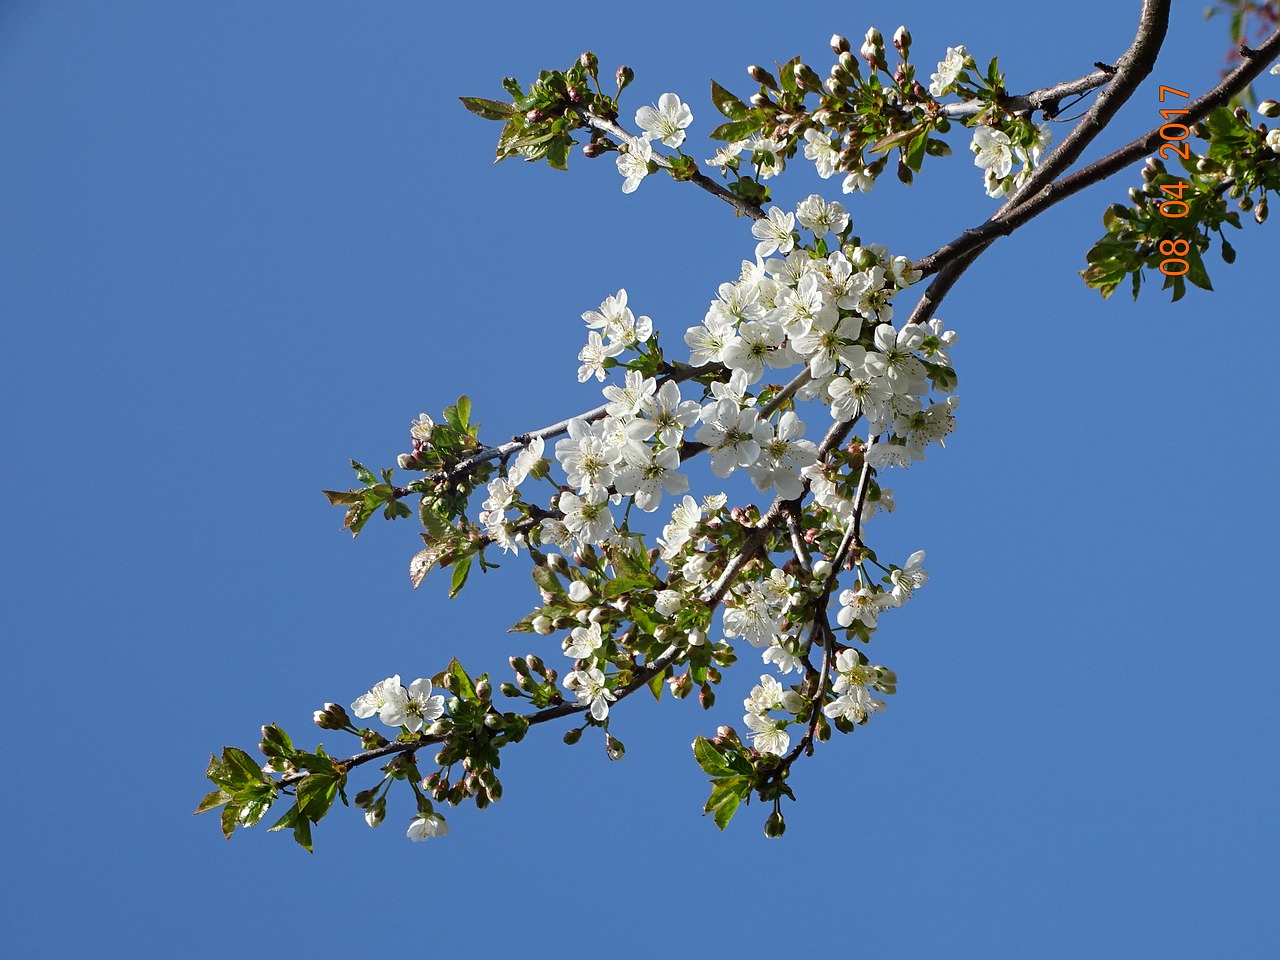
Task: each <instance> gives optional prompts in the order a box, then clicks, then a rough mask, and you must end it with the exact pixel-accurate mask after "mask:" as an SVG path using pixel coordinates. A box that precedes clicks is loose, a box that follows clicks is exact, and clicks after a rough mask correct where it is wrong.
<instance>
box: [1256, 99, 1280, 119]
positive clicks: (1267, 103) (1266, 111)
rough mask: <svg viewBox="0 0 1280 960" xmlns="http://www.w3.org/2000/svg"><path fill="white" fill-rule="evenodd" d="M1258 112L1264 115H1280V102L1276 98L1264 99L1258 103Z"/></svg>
mask: <svg viewBox="0 0 1280 960" xmlns="http://www.w3.org/2000/svg"><path fill="white" fill-rule="evenodd" d="M1258 112H1259V113H1260V114H1262V115H1263V116H1264V117H1280V103H1276V101H1274V100H1263V101H1262V102H1261V103H1260V104H1258Z"/></svg>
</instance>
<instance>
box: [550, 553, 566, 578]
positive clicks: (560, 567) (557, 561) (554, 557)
mask: <svg viewBox="0 0 1280 960" xmlns="http://www.w3.org/2000/svg"><path fill="white" fill-rule="evenodd" d="M547 566H548V567H550V568H551V569H552V570H554V571H555V572H556V573H566V572H568V570H569V561H568V560H566V559H565V558H564V557H563V556H561V555H560V554H558V553H552V554H549V555H548V556H547Z"/></svg>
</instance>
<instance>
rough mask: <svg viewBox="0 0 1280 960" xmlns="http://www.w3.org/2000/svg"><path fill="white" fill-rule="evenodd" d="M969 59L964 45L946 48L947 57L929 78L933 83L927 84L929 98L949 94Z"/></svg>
mask: <svg viewBox="0 0 1280 960" xmlns="http://www.w3.org/2000/svg"><path fill="white" fill-rule="evenodd" d="M969 59H970V58H969V54H968V53H967V52H965V49H964V44H961V45H960V46H958V47H947V56H946V58H945V59H944V60H943V61H942V62H941V63H939V64H938V72H937V73H935V74H933V75H932V76H931V77H930V78H929V79H930V80H932V81H933V82H932V83H930V84H929V96H931V97H940V96H942V95H943V94H944V93H950V92H951V91H952V89H953V88H954V87H955V85H956V81H957V80H958V79H959V78H960V73H961V72H962V71H963V70H964V68H965V65H966V64H967V63H968V62H969Z"/></svg>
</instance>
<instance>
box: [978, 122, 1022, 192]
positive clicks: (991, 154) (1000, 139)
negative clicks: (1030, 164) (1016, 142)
mask: <svg viewBox="0 0 1280 960" xmlns="http://www.w3.org/2000/svg"><path fill="white" fill-rule="evenodd" d="M969 149H970V150H972V151H973V152H974V154H975V156H974V158H973V163H974V165H975V166H978V167H982V169H983V170H984V171H985V172H986V173H987V174H990V175H991V176H992V177H995V178H996V179H1004V178H1005V177H1007V176H1008V175H1009V171H1010V170H1012V169H1013V148H1012V147H1011V146H1010V145H1009V135H1008V134H1007V133H1004V132H1003V131H1001V130H996V129H994V128H992V127H988V126H985V125H983V126H979V127H977V128H975V129H974V131H973V141H972V142H971V143H970V144H969Z"/></svg>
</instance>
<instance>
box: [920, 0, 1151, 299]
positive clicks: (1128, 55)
mask: <svg viewBox="0 0 1280 960" xmlns="http://www.w3.org/2000/svg"><path fill="white" fill-rule="evenodd" d="M1170 4H1171V0H1143V4H1142V13H1141V15H1140V16H1139V20H1138V32H1137V35H1136V36H1135V37H1134V39H1133V43H1131V44H1130V45H1129V49H1128V50H1127V51H1125V53H1124V55H1123V56H1122V57H1121V58H1120V59H1119V61H1118V62H1117V63H1116V68H1115V75H1114V76H1113V77H1112V78H1111V81H1110V82H1109V83H1108V84H1107V85H1106V86H1105V87H1104V88H1103V89H1102V92H1101V93H1099V94H1098V97H1097V99H1096V100H1094V102H1093V105H1092V106H1090V107H1089V109H1088V111H1087V112H1086V113H1085V115H1084V117H1083V118H1082V119H1081V120H1080V122H1079V123H1077V124H1076V125H1075V127H1074V128H1072V130H1071V132H1070V133H1069V134H1067V136H1066V137H1065V138H1064V139H1063V141H1062V143H1060V144H1059V145H1058V146H1057V148H1056V149H1054V150H1053V152H1051V153H1050V154H1049V156H1048V157H1046V158H1045V160H1044V162H1043V163H1041V164H1040V166H1039V167H1037V168H1036V169H1035V171H1034V172H1033V173H1032V174H1031V176H1030V178H1029V179H1028V180H1027V182H1026V183H1024V184H1023V185H1022V186H1021V187H1019V188H1018V189H1017V190H1015V191H1014V193H1013V196H1011V197H1010V198H1009V199H1008V200H1007V201H1006V202H1005V203H1004V204H1003V205H1002V206H1001V207H1000V209H999V210H998V211H996V213H995V215H994V216H992V217H991V218H990V220H988V223H991V222H993V221H995V222H1000V219H1001V216H1002V215H1004V214H1007V213H1009V212H1011V211H1013V210H1015V209H1016V208H1017V207H1018V206H1019V205H1020V204H1022V203H1023V202H1024V201H1026V200H1027V199H1028V198H1030V197H1032V196H1034V195H1035V194H1036V193H1038V192H1039V191H1040V190H1041V189H1042V188H1043V187H1044V186H1045V185H1046V184H1049V183H1051V182H1052V181H1053V178H1054V177H1056V176H1057V175H1058V174H1059V173H1061V172H1062V171H1064V170H1066V169H1067V168H1068V167H1070V166H1071V164H1072V163H1074V162H1075V161H1076V160H1077V159H1078V158H1079V157H1080V154H1081V153H1082V152H1083V151H1084V149H1085V148H1086V147H1087V146H1088V145H1089V144H1090V143H1092V142H1093V140H1094V138H1095V137H1097V136H1098V134H1099V133H1101V132H1102V131H1103V129H1105V128H1106V126H1107V124H1108V123H1110V122H1111V119H1112V118H1113V117H1114V116H1115V114H1116V112H1117V111H1118V110H1119V109H1120V108H1121V107H1122V106H1123V105H1124V103H1125V102H1126V101H1127V100H1128V99H1129V97H1131V96H1132V95H1133V92H1134V91H1135V90H1136V89H1137V88H1138V85H1139V84H1140V83H1142V81H1143V80H1144V79H1145V78H1146V77H1147V75H1148V74H1149V73H1150V72H1151V69H1152V67H1154V66H1155V62H1156V57H1157V55H1158V54H1159V52H1160V46H1161V44H1163V43H1164V38H1165V34H1166V33H1167V32H1168V27H1169V7H1170ZM973 233H974V231H966V232H965V234H962V236H961V239H962V240H966V241H968V240H972V235H973ZM993 240H994V237H992V238H991V239H988V240H986V241H985V242H983V241H978V242H976V243H972V244H971V245H968V246H967V247H966V249H965V251H964V253H963V254H962V255H959V256H957V257H955V259H954V260H951V261H949V262H944V263H943V264H942V265H941V269H938V267H939V263H938V261H937V260H935V259H933V258H930V257H926V258H925V261H922V262H921V263H924V264H925V265H924V266H922V265H921V263H917V264H916V269H917V270H919V271H920V272H921V273H923V274H925V275H926V276H927V275H928V274H929V273H932V272H933V270H935V269H938V276H937V277H936V278H935V279H934V281H933V282H932V283H930V284H929V287H928V289H927V290H925V292H924V295H923V296H922V297H921V298H920V301H919V302H918V303H917V304H916V307H915V309H914V310H913V311H912V313H911V317H910V319H909V320H908V322H909V323H923V322H925V321H927V320H928V319H929V318H930V317H932V316H933V314H934V312H935V311H936V310H937V309H938V306H939V304H941V302H942V300H943V298H945V297H946V295H947V293H948V292H950V290H951V288H952V286H954V285H955V282H956V281H957V280H958V279H960V276H961V275H962V274H963V273H964V272H965V271H966V270H967V269H969V266H970V265H971V264H972V263H973V261H974V260H976V259H977V257H978V256H979V255H980V254H981V253H982V251H983V250H985V249H986V248H987V247H988V246H990V245H991V243H992V242H993ZM953 242H954V241H953ZM935 256H936V255H935ZM926 267H927V268H928V269H926Z"/></svg>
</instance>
